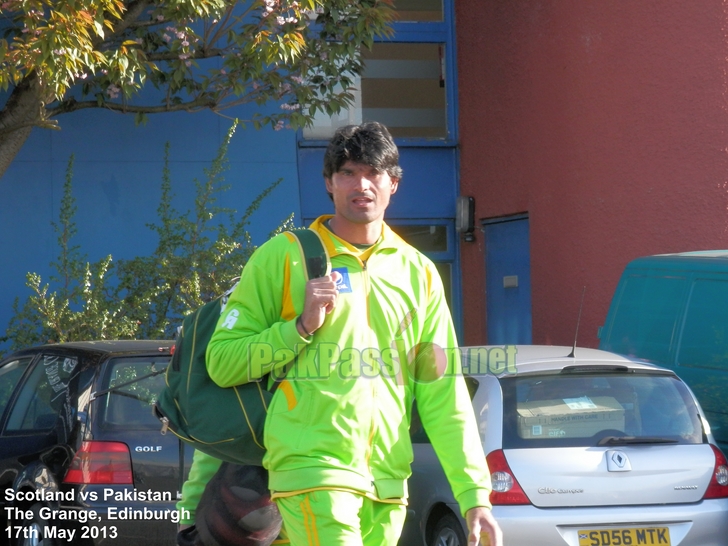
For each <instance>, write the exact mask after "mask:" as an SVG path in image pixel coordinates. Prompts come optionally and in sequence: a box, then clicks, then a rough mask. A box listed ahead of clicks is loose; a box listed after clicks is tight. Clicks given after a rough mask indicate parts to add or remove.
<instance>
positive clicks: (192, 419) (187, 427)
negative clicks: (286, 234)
mask: <svg viewBox="0 0 728 546" xmlns="http://www.w3.org/2000/svg"><path fill="white" fill-rule="evenodd" d="M290 233H292V234H293V235H295V236H296V237H297V238H298V241H299V243H300V245H301V249H302V251H303V255H304V258H305V259H304V260H303V262H304V264H305V267H306V273H307V275H308V278H309V279H311V278H316V277H321V276H323V275H326V274H327V272H328V271H329V269H330V265H329V260H328V256H327V255H326V251H325V249H324V246H323V243H322V242H321V239H319V236H318V234H316V233H315V232H313V231H311V230H310V229H302V230H295V231H291V232H290ZM234 288H235V287H233V288H231V289H230V290H228V292H226V293H225V294H223V295H222V296H220V297H218V298H216V299H214V300H212V301H210V302H208V303H206V304H205V305H203V306H202V307H200V308H199V309H197V310H196V311H193V312H192V313H190V314H189V315H187V316H186V317H185V318H184V321H183V322H182V328H181V331H180V333H179V335H178V336H177V340H176V343H175V346H174V354H173V356H172V361H171V363H170V364H169V366H168V367H167V371H166V382H167V386H166V387H165V389H164V390H163V391H162V392H161V393H160V396H159V399H158V400H157V402H156V403H155V404H154V413H155V415H156V416H157V417H158V418H159V420H160V421H161V422H162V434H165V433H166V432H167V431H168V430H169V431H171V432H173V433H174V434H175V435H176V436H178V437H179V438H180V439H181V440H183V441H184V442H186V443H188V444H190V445H191V446H193V447H194V448H195V449H197V450H199V451H202V452H203V453H207V454H208V455H211V456H213V457H215V458H217V459H221V460H223V461H228V462H231V463H235V464H241V465H260V464H261V463H262V460H263V455H264V454H265V447H264V446H263V427H264V425H265V418H266V413H267V411H268V405H269V403H270V400H271V399H272V398H273V393H274V392H275V389H276V388H277V386H278V384H279V383H278V382H277V381H273V382H271V381H269V379H270V378H269V377H268V376H265V377H263V378H262V379H261V380H260V381H255V382H251V383H245V384H243V385H238V386H236V387H227V388H225V387H220V386H218V385H217V384H216V383H215V382H214V381H213V380H212V379H210V376H209V375H208V373H207V366H206V365H205V353H206V351H207V344H208V343H209V342H210V338H211V337H212V334H213V332H214V331H215V327H216V326H217V322H218V319H219V318H220V314H221V313H222V310H223V309H224V305H225V302H226V301H227V297H228V296H229V295H230V294H231V293H232V291H233V289H234ZM269 383H271V384H272V386H271V387H270V389H268V388H267V386H268V384H269Z"/></svg>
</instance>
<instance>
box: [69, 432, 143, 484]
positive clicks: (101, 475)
mask: <svg viewBox="0 0 728 546" xmlns="http://www.w3.org/2000/svg"><path fill="white" fill-rule="evenodd" d="M63 483H96V484H133V483H134V481H133V479H132V472H131V455H130V453H129V448H128V447H127V445H126V444H124V443H122V442H94V441H92V442H83V444H81V449H79V450H78V452H77V453H76V456H75V457H74V458H73V461H71V466H70V467H69V469H68V472H67V473H66V477H65V478H64V479H63Z"/></svg>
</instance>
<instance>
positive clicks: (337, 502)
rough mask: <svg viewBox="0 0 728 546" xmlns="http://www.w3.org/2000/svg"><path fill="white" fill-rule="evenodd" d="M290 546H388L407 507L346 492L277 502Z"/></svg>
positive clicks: (303, 495)
mask: <svg viewBox="0 0 728 546" xmlns="http://www.w3.org/2000/svg"><path fill="white" fill-rule="evenodd" d="M275 501H276V504H277V505H278V510H279V511H280V513H281V516H282V517H283V525H284V527H285V529H286V534H287V535H288V539H289V540H290V543H291V546H389V545H392V546H394V545H396V544H397V541H398V540H399V535H400V533H401V532H402V526H403V525H404V519H405V516H406V515H407V507H406V506H404V505H402V504H391V503H384V502H377V501H374V500H372V499H369V498H367V497H364V496H362V495H357V494H355V493H350V492H347V491H332V490H321V491H311V492H309V493H301V494H298V495H293V496H290V497H278V498H276V499H275Z"/></svg>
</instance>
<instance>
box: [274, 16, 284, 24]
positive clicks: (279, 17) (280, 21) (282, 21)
mask: <svg viewBox="0 0 728 546" xmlns="http://www.w3.org/2000/svg"><path fill="white" fill-rule="evenodd" d="M285 22H286V20H285V19H284V18H283V17H281V16H280V15H279V16H278V17H276V23H278V24H279V25H282V24H283V23H285Z"/></svg>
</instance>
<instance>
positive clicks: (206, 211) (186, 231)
mask: <svg viewBox="0 0 728 546" xmlns="http://www.w3.org/2000/svg"><path fill="white" fill-rule="evenodd" d="M236 126H237V123H235V124H233V126H232V127H231V128H230V131H229V132H228V134H227V135H226V138H225V139H224V141H223V143H222V145H221V146H220V149H219V151H218V153H217V156H216V157H215V159H214V160H213V161H212V163H211V165H210V167H209V168H207V169H205V181H204V182H200V181H198V180H195V185H196V194H195V203H194V209H193V210H192V211H187V212H185V213H180V212H179V211H177V210H176V209H175V208H174V207H173V206H172V204H171V203H172V201H173V198H174V194H173V191H172V181H171V177H170V170H169V144H167V145H166V146H165V155H164V169H163V173H162V196H161V200H160V203H159V207H158V208H157V214H158V223H156V224H149V225H148V227H149V228H150V229H151V230H152V231H154V232H156V234H157V238H158V243H157V247H156V249H155V251H154V252H153V254H152V255H151V256H140V257H136V258H133V259H131V260H119V261H118V262H116V263H115V262H114V261H113V259H112V256H111V255H108V256H107V257H105V258H103V259H101V260H99V261H98V262H96V263H89V262H87V261H86V257H85V256H84V255H83V254H82V253H81V251H80V249H79V247H78V246H74V245H72V240H73V237H74V235H75V234H76V225H75V223H74V217H75V214H76V204H75V199H74V198H73V196H72V191H71V189H72V179H73V162H74V158H73V156H71V158H70V159H69V162H68V168H67V170H66V178H65V183H64V186H63V199H62V201H61V210H60V215H59V222H58V224H56V223H53V228H54V231H55V232H56V234H57V235H58V249H59V252H58V258H57V260H56V261H55V262H53V263H51V268H52V269H53V270H54V272H55V273H54V274H53V275H51V276H50V283H47V284H43V281H42V279H41V276H40V275H38V274H37V273H28V274H27V276H26V285H27V286H28V287H29V288H30V290H31V292H32V293H31V295H30V296H29V297H28V298H27V300H26V301H25V302H24V304H23V305H22V307H21V306H20V304H19V300H18V299H16V300H15V303H14V304H13V313H14V315H13V317H12V318H11V319H10V323H9V326H8V329H7V339H9V340H10V341H11V349H12V350H17V349H20V348H23V347H28V346H32V345H37V344H39V343H49V342H66V341H81V340H100V339H165V338H171V337H173V336H174V333H175V330H176V327H177V326H178V325H179V324H180V323H181V319H182V317H183V316H184V315H185V314H187V313H188V312H189V311H190V310H192V309H196V308H197V307H199V306H200V305H202V304H203V303H205V302H206V301H209V300H210V299H212V298H214V297H215V296H217V295H219V294H221V293H222V292H224V291H225V290H226V289H227V288H229V287H230V285H231V284H232V282H233V280H234V279H235V278H236V277H238V276H239V275H240V271H241V269H242V267H243V265H245V263H246V262H247V260H248V258H249V257H250V255H251V254H252V252H253V250H255V245H253V242H252V240H251V236H250V234H249V233H248V231H247V229H246V228H247V226H248V224H249V222H250V218H251V216H252V215H253V213H254V212H255V211H256V210H257V209H258V207H259V206H260V204H261V202H262V201H263V199H265V198H266V197H267V196H268V195H269V194H270V193H271V192H272V191H273V189H275V187H276V186H277V185H278V184H279V183H280V182H281V179H279V180H277V181H275V182H273V183H272V184H270V185H269V186H268V187H267V188H266V189H265V190H264V191H263V192H262V193H260V195H258V196H257V197H256V198H255V199H254V200H253V202H252V203H251V204H250V206H249V207H248V208H247V210H246V211H245V212H244V213H243V214H242V216H240V217H239V218H236V216H237V211H235V210H233V209H229V208H224V207H220V206H218V205H217V201H218V197H219V196H220V194H221V193H223V192H225V191H227V190H228V189H229V188H230V186H229V185H227V184H225V183H224V176H223V174H224V172H225V171H226V170H227V169H228V161H227V150H228V145H229V143H230V140H231V139H232V137H233V135H234V133H235V129H236ZM292 227H293V215H290V216H289V217H288V218H286V219H285V220H283V222H282V223H281V224H280V225H279V226H278V228H276V229H275V230H274V231H273V232H272V233H271V236H272V235H275V234H277V233H280V232H281V231H283V230H286V229H291V228H292ZM51 285H53V286H54V287H56V288H55V289H54V290H51Z"/></svg>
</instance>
